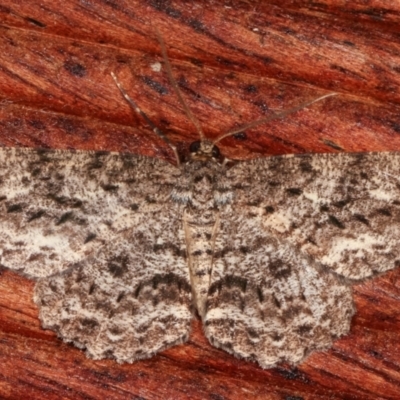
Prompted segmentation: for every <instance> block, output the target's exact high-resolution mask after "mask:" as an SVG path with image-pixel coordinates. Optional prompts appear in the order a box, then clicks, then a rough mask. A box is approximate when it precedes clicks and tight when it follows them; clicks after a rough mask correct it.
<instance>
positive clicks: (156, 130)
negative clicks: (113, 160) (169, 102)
mask: <svg viewBox="0 0 400 400" xmlns="http://www.w3.org/2000/svg"><path fill="white" fill-rule="evenodd" d="M111 76H112V78H113V79H114V82H115V84H116V85H117V87H118V89H119V91H120V92H121V94H122V96H124V99H125V100H126V101H127V102H128V104H129V105H130V106H131V108H132V109H133V110H134V111H135V112H136V113H138V114H139V115H140V116H141V117H142V118H143V119H144V120H145V121H146V122H147V123H148V124H149V125H150V127H151V129H152V131H153V132H154V133H155V134H156V135H157V136H159V137H160V138H161V139H162V140H164V142H165V143H167V145H168V146H169V147H170V148H171V149H172V151H173V152H174V155H175V159H176V163H177V165H180V160H179V154H178V150H177V149H176V147H175V145H174V144H172V143H171V141H170V140H169V139H168V137H167V136H166V135H165V133H164V132H163V131H162V130H161V129H159V128H158V127H157V126H156V125H155V124H154V122H153V121H152V120H151V119H150V118H149V117H148V116H147V115H146V114H145V113H144V111H142V110H141V109H140V107H139V106H138V105H137V104H136V103H135V102H134V101H133V100H132V98H131V97H130V96H129V94H128V93H127V92H126V90H125V89H124V88H123V86H122V85H121V83H120V82H119V80H118V79H117V77H116V75H115V74H114V72H111Z"/></svg>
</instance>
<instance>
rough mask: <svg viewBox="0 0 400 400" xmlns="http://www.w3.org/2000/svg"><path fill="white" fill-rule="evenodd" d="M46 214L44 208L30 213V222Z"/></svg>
mask: <svg viewBox="0 0 400 400" xmlns="http://www.w3.org/2000/svg"><path fill="white" fill-rule="evenodd" d="M44 214H45V211H44V210H39V211H36V212H34V213H32V214H30V215H29V217H28V222H31V221H34V220H35V219H38V218H40V217H42V216H43V215H44Z"/></svg>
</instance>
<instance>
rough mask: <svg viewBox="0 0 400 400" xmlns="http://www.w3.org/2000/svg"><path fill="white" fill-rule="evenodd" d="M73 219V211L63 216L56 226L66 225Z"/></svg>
mask: <svg viewBox="0 0 400 400" xmlns="http://www.w3.org/2000/svg"><path fill="white" fill-rule="evenodd" d="M72 217H73V212H72V211H68V212H66V213H64V214H63V215H61V217H60V218H59V220H58V221H57V222H56V225H61V224H64V223H65V222H67V221H69V220H70V219H72Z"/></svg>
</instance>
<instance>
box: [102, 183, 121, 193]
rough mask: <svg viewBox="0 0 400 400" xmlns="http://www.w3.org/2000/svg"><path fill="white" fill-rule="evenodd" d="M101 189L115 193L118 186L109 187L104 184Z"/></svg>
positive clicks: (109, 185)
mask: <svg viewBox="0 0 400 400" xmlns="http://www.w3.org/2000/svg"><path fill="white" fill-rule="evenodd" d="M101 187H102V189H103V190H105V191H106V192H115V191H117V190H118V188H119V186H118V185H111V184H104V185H101Z"/></svg>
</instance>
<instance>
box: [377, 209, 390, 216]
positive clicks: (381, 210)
mask: <svg viewBox="0 0 400 400" xmlns="http://www.w3.org/2000/svg"><path fill="white" fill-rule="evenodd" d="M376 211H377V212H378V213H379V214H381V215H384V216H385V217H391V216H392V213H391V212H390V209H389V208H378V209H377V210H376Z"/></svg>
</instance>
